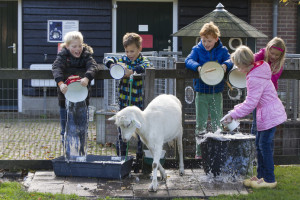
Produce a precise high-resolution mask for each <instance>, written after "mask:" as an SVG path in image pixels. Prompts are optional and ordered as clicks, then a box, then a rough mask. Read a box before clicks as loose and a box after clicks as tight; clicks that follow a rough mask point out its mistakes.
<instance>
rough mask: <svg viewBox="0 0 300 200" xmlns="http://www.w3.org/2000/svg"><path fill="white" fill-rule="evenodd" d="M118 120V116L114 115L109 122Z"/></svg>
mask: <svg viewBox="0 0 300 200" xmlns="http://www.w3.org/2000/svg"><path fill="white" fill-rule="evenodd" d="M116 118H117V116H116V115H114V116H112V117H110V118H108V120H109V121H116Z"/></svg>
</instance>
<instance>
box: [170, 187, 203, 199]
mask: <svg viewBox="0 0 300 200" xmlns="http://www.w3.org/2000/svg"><path fill="white" fill-rule="evenodd" d="M169 197H170V198H178V197H185V198H193V197H194V198H199V197H200V198H204V197H205V195H204V193H203V192H202V190H201V189H200V190H178V189H176V190H170V189H169Z"/></svg>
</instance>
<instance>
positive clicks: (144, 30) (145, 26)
mask: <svg viewBox="0 0 300 200" xmlns="http://www.w3.org/2000/svg"><path fill="white" fill-rule="evenodd" d="M147 31H148V25H139V32H147Z"/></svg>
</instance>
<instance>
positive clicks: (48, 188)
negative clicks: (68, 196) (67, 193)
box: [27, 181, 64, 194]
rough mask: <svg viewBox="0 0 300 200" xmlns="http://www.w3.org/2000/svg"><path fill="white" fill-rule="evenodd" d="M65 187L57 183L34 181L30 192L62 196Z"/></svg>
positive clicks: (29, 189)
mask: <svg viewBox="0 0 300 200" xmlns="http://www.w3.org/2000/svg"><path fill="white" fill-rule="evenodd" d="M63 187H64V183H63V182H62V183H57V182H51V181H50V182H36V181H33V182H32V183H31V184H30V186H29V188H28V189H27V190H28V192H42V193H47V192H49V193H52V194H61V193H62V190H63Z"/></svg>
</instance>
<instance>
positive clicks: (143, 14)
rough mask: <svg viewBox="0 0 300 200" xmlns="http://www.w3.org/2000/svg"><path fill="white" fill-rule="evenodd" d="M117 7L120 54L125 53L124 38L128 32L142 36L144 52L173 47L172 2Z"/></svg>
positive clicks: (138, 3) (118, 48)
mask: <svg viewBox="0 0 300 200" xmlns="http://www.w3.org/2000/svg"><path fill="white" fill-rule="evenodd" d="M117 6H118V7H117V51H118V52H124V48H123V45H122V38H123V35H124V34H125V33H127V32H136V33H138V34H140V35H141V36H142V38H143V51H163V50H164V49H168V47H169V46H170V47H171V46H172V44H171V41H172V37H171V34H172V29H173V3H172V2H118V3H117ZM170 50H171V49H170Z"/></svg>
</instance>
